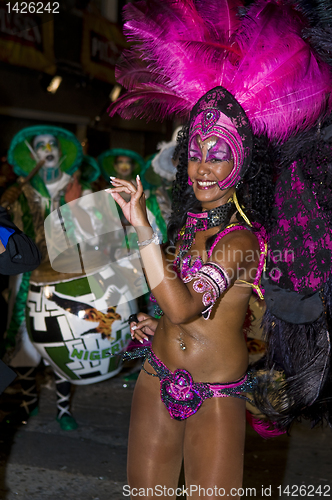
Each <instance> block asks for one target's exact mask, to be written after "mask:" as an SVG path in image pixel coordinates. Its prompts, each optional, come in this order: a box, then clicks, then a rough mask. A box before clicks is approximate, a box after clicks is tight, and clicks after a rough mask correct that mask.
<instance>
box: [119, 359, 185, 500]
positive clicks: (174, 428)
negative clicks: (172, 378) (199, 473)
mask: <svg viewBox="0 0 332 500" xmlns="http://www.w3.org/2000/svg"><path fill="white" fill-rule="evenodd" d="M145 368H146V369H148V371H153V370H152V369H150V367H149V365H148V363H147V362H146V363H145ZM184 425H185V424H184V422H179V421H177V420H173V419H171V417H170V415H169V413H168V411H167V410H166V408H165V406H164V404H163V402H162V401H161V399H160V383H159V379H158V378H157V377H152V376H151V375H147V374H146V373H144V372H143V371H142V372H141V373H140V375H139V377H138V380H137V383H136V387H135V391H134V395H133V401H132V407H131V417H130V427H129V442H128V482H129V485H130V488H131V489H132V488H144V489H147V488H155V487H156V486H161V488H162V490H161V491H163V492H164V491H166V490H167V489H170V490H171V489H172V488H173V489H176V488H177V486H178V479H179V474H180V469H181V464H182V458H183V437H184ZM136 491H137V490H135V492H136ZM158 491H160V490H158ZM142 492H143V490H142ZM167 493H171V491H168V492H167ZM167 493H166V494H165V496H164V495H162V496H158V498H167V499H168V500H170V499H171V498H172V496H170V495H168V494H167ZM145 496H147V497H148V496H151V497H152V494H151V492H150V494H149V495H145ZM154 496H156V495H154ZM174 498H175V496H174Z"/></svg>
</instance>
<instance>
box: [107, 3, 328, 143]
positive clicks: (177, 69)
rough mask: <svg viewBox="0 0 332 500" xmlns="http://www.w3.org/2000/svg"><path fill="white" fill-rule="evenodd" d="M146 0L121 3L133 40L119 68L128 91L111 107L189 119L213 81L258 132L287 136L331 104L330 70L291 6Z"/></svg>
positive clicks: (310, 122) (125, 113)
mask: <svg viewBox="0 0 332 500" xmlns="http://www.w3.org/2000/svg"><path fill="white" fill-rule="evenodd" d="M239 6H241V3H240V0H228V1H227V0H208V1H207V0H196V1H195V0H162V1H160V0H147V1H146V2H143V1H140V2H137V3H135V4H129V5H127V6H126V7H125V9H124V14H125V20H126V22H125V25H124V33H125V35H126V37H127V39H128V41H129V42H133V46H132V47H131V48H130V49H128V50H125V51H124V53H123V54H122V57H121V59H120V61H119V64H118V66H117V68H116V78H117V81H118V82H119V83H120V84H121V85H123V86H124V87H125V88H126V89H128V92H127V93H126V94H125V95H124V96H122V97H120V99H118V101H116V102H115V103H114V104H112V105H111V107H110V114H111V115H114V114H115V113H116V112H117V113H119V114H120V115H121V116H122V117H123V118H132V117H138V116H140V117H145V118H147V119H151V118H154V119H163V118H165V117H170V116H172V115H174V114H177V115H182V116H183V117H186V118H188V117H189V113H190V110H191V109H192V107H193V106H194V104H195V103H196V102H197V101H198V100H199V99H200V98H201V97H202V96H203V95H204V94H205V93H206V92H208V91H209V90H210V89H212V88H214V87H216V86H222V87H224V88H226V89H227V90H228V91H229V92H230V93H231V94H232V95H233V96H234V97H235V99H236V100H237V101H238V102H239V103H240V104H241V106H242V108H243V109H244V111H245V113H246V115H247V116H248V118H249V121H250V124H251V127H252V129H253V132H254V133H255V134H262V133H266V134H267V135H268V137H269V138H270V139H274V140H277V141H279V142H283V141H284V140H286V139H287V138H289V137H290V136H292V135H294V134H296V133H297V132H299V131H300V130H304V129H306V128H309V127H312V126H313V125H315V124H316V123H317V120H319V119H320V118H321V117H322V115H323V114H324V113H326V112H328V111H331V107H332V99H331V97H330V91H331V88H332V77H331V73H330V70H329V66H328V65H327V64H326V63H324V62H322V61H321V60H320V59H319V57H318V55H317V54H315V53H314V51H313V50H312V48H311V47H310V45H309V44H308V43H307V42H306V41H304V40H303V39H302V37H301V31H302V29H303V28H304V27H305V22H304V20H303V18H302V17H301V14H299V13H298V12H297V11H295V10H294V9H293V8H292V7H291V6H289V5H281V4H280V2H278V3H277V2H276V1H275V0H258V1H257V2H256V3H255V4H253V5H252V6H251V7H250V8H249V9H248V10H247V12H246V15H245V16H243V17H242V18H240V17H238V16H237V10H238V7H239Z"/></svg>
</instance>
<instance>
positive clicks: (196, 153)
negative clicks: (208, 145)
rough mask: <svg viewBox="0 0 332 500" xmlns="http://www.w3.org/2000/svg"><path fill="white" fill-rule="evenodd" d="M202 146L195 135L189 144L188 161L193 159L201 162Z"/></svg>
mask: <svg viewBox="0 0 332 500" xmlns="http://www.w3.org/2000/svg"><path fill="white" fill-rule="evenodd" d="M201 148H202V144H201V141H200V137H199V135H195V136H194V137H193V138H192V140H191V142H190V144H189V154H188V160H191V159H192V158H195V159H197V160H199V161H202V149H201Z"/></svg>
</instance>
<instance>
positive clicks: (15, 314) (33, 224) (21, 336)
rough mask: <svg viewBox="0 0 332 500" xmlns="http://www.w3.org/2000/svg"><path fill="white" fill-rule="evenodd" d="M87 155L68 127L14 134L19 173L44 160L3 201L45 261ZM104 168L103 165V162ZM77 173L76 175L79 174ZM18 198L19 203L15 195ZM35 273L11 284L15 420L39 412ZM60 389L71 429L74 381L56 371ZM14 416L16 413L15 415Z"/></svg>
mask: <svg viewBox="0 0 332 500" xmlns="http://www.w3.org/2000/svg"><path fill="white" fill-rule="evenodd" d="M82 160H83V152H82V147H81V145H80V143H79V141H78V140H77V139H76V137H75V136H74V135H73V134H72V133H71V132H69V131H68V130H65V129H62V128H59V127H53V126H47V125H38V126H34V127H28V128H26V129H23V130H21V131H20V132H19V133H18V134H16V136H15V137H14V138H13V140H12V142H11V145H10V148H9V152H8V161H9V163H10V164H11V165H13V167H14V171H15V173H16V174H17V175H19V176H22V177H23V179H24V178H25V177H27V175H28V174H29V172H30V171H31V170H32V169H33V168H34V167H35V165H36V163H37V162H40V161H44V164H43V166H42V168H41V169H40V171H39V173H38V174H36V175H34V176H33V177H32V178H31V180H30V182H28V183H24V185H23V186H22V188H17V187H15V186H14V187H12V188H9V189H8V190H7V191H6V192H5V193H4V195H3V196H2V200H1V201H2V203H6V204H8V203H10V209H11V210H10V212H11V215H12V218H13V220H14V222H15V223H16V224H17V226H18V227H21V228H22V229H23V228H24V231H25V232H26V233H27V234H28V235H29V236H30V237H31V238H32V239H33V240H34V241H35V242H36V244H37V246H38V248H39V249H40V252H41V254H42V263H43V264H44V265H45V264H47V262H48V253H47V249H46V242H45V233H44V219H45V218H46V217H47V215H48V214H49V213H50V212H51V211H52V210H55V209H57V208H59V207H60V206H61V205H63V204H64V203H66V202H67V203H68V202H70V201H73V200H75V199H77V198H79V197H80V196H81V195H82V194H84V192H85V193H89V192H91V191H90V190H86V191H84V190H83V191H82V186H81V184H80V182H79V179H78V176H77V174H78V168H79V166H80V165H81V163H82ZM97 169H98V167H97ZM75 173H76V176H75ZM17 195H18V196H19V197H18V199H17V201H15V202H13V196H14V198H15V197H16V198H17ZM77 216H78V217H80V216H81V217H82V218H84V213H83V211H82V209H80V207H79V206H77ZM30 278H31V273H29V272H27V273H24V274H22V275H20V276H18V277H15V279H14V280H12V282H11V283H10V288H11V290H12V293H11V299H10V304H9V315H10V317H9V322H8V328H7V333H6V346H7V352H6V355H5V358H4V359H5V361H6V362H7V363H8V364H10V366H12V367H13V368H15V370H16V372H17V373H18V380H19V381H20V382H21V385H22V393H23V402H22V405H21V409H20V411H19V412H18V413H17V414H15V415H12V420H13V421H14V420H15V421H17V422H19V421H25V420H27V418H29V416H31V415H34V414H36V413H37V412H38V396H37V393H36V380H35V378H36V367H37V366H38V364H39V362H40V360H41V356H40V354H39V353H38V352H37V351H36V349H35V348H34V347H33V345H32V343H31V341H30V339H29V336H28V331H27V325H26V320H25V308H26V301H27V296H28V289H29V281H30ZM55 383H56V391H57V408H58V413H57V419H58V421H59V423H60V425H61V427H62V428H63V429H65V430H70V429H75V428H76V427H77V423H76V421H75V419H74V418H73V416H72V414H71V412H70V409H69V399H70V392H71V384H70V382H68V381H67V380H66V379H65V378H64V377H63V376H61V375H59V374H57V373H56V372H55ZM9 420H10V418H9Z"/></svg>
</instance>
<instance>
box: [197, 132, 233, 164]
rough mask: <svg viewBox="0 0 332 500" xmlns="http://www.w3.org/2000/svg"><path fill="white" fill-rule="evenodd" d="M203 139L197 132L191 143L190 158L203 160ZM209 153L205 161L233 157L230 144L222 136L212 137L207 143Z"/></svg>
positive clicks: (224, 159) (225, 159)
mask: <svg viewBox="0 0 332 500" xmlns="http://www.w3.org/2000/svg"><path fill="white" fill-rule="evenodd" d="M202 142H203V141H202V139H201V138H200V136H199V135H198V134H197V135H195V136H194V137H193V138H192V140H191V142H190V144H189V154H188V160H191V161H194V160H198V161H202V158H203V154H202ZM206 146H207V154H206V159H205V162H209V161H213V160H215V161H230V160H231V159H232V151H231V148H230V146H229V145H228V144H227V142H225V141H224V140H223V139H221V138H220V137H217V138H212V137H211V140H210V141H208V142H207V143H206Z"/></svg>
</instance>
